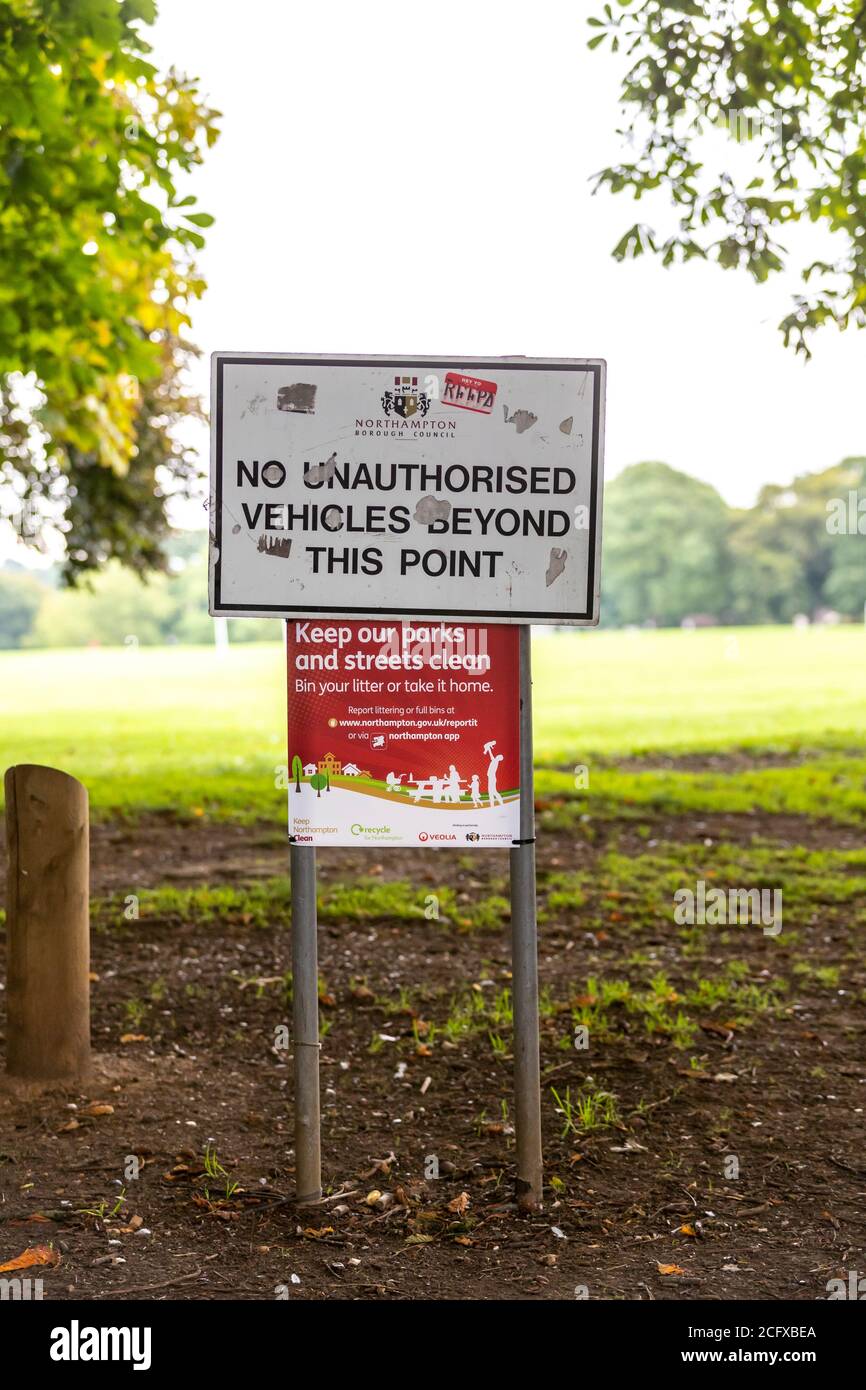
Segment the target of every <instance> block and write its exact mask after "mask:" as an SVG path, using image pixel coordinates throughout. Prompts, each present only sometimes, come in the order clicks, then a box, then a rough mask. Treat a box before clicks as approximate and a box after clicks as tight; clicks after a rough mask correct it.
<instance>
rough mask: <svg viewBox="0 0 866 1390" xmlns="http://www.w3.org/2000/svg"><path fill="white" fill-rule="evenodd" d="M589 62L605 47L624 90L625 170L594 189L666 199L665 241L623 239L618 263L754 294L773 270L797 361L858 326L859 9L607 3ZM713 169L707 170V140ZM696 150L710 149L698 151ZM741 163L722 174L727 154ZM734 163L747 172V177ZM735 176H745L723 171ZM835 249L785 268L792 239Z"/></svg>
mask: <svg viewBox="0 0 866 1390" xmlns="http://www.w3.org/2000/svg"><path fill="white" fill-rule="evenodd" d="M603 16H604V17H603V18H598V17H596V18H592V19H590V20H589V21H588V22H589V24H591V25H593V26H594V27H595V28H596V30H597V31H598V32H596V34H595V36H594V37H593V38H591V39H590V41H589V46H590V47H591V48H594V47H597V46H598V45H599V44H602V43H605V42H609V44H610V46H611V48H612V49H613V50H617V49H620V48H621V49H622V50H623V51H625V53H626V54H627V55H628V58H629V62H630V66H629V68H628V71H627V72H626V74H625V77H624V79H623V83H622V89H621V102H622V106H623V108H624V113H625V129H624V130H623V131H622V132H621V133H622V134H623V135H624V136H625V137H626V138H627V139H628V140H629V142H630V143H631V144H632V145H633V146H634V148H635V150H636V153H635V155H634V158H631V159H629V160H628V161H627V162H624V163H621V164H616V165H613V166H612V167H609V168H606V169H603V170H602V171H601V172H600V174H599V175H598V181H597V187H601V186H606V187H608V188H609V189H611V190H612V191H613V192H614V193H619V192H621V191H623V190H626V189H630V190H631V191H632V193H633V194H634V195H635V197H636V198H640V197H641V196H642V195H644V194H646V193H649V192H651V191H653V190H656V189H661V190H663V191H664V192H665V193H666V194H667V195H668V198H669V201H670V203H671V204H672V205H673V208H674V209H675V212H676V219H677V220H676V225H675V226H674V227H673V228H671V229H669V230H668V231H667V233H665V232H662V233H658V232H657V231H656V230H655V228H654V227H651V226H649V225H648V224H646V223H636V224H635V225H634V226H633V227H632V228H631V229H630V230H629V231H627V232H626V233H625V235H624V236H623V238H622V239H621V241H620V242H619V243H618V245H617V246H616V248H615V250H614V253H613V254H614V255H615V256H616V257H617V259H620V260H622V259H624V258H626V257H628V256H638V255H640V254H641V253H642V252H653V253H656V254H658V255H659V256H661V258H662V261H663V263H664V264H665V265H671V264H673V263H674V262H676V261H687V260H690V259H692V258H693V257H700V258H703V259H710V260H714V261H716V262H718V264H719V265H721V266H723V267H724V268H726V269H729V268H732V267H742V268H744V269H746V270H747V271H748V272H749V273H750V274H751V275H752V276H753V277H754V279H755V280H758V281H764V280H766V279H767V277H768V276H769V275H770V274H772V273H773V272H775V271H779V270H781V269H783V267H785V266H786V265H789V266H790V267H791V268H793V269H795V270H796V271H797V272H798V274H799V277H800V280H801V282H802V286H803V288H802V292H800V293H798V294H797V295H796V296H795V300H794V306H793V309H792V311H791V313H790V314H788V315H787V316H786V317H785V318H784V319H783V321H782V323H781V324H780V328H781V329H782V331H783V333H784V339H785V344H786V345H788V344H789V343H793V345H794V347H795V349H796V350H797V351H800V352H804V353H805V354H806V356H809V355H810V350H809V343H808V339H809V336H810V334H811V333H812V331H813V330H814V329H817V328H819V327H821V326H822V325H823V324H826V323H835V324H836V325H837V326H838V327H839V328H846V327H847V326H848V325H849V324H855V325H856V326H857V327H862V326H863V325H864V323H866V127H864V124H863V120H862V111H863V102H864V91H866V47H864V40H866V5H864V3H863V0H837V3H832V0H797V4H796V5H792V4H784V3H778V0H619V5H618V8H617V10H616V11H614V9H613V8H612V5H611V4H606V5H605V6H604V11H603ZM711 125H715V126H717V127H721V129H722V131H723V132H724V137H726V143H725V145H724V148H725V150H726V157H725V160H724V162H722V161H719V163H720V165H721V167H720V168H714V167H712V166H711V164H710V163H709V162H708V156H710V155H711V154H712V153H713V146H712V141H710V140H709V138H708V136H707V131H708V127H709V126H711ZM702 137H707V138H702ZM731 140H733V141H735V142H737V143H738V144H741V145H743V149H741V150H740V151H739V152H737V153H735V154H734V157H733V160H731V159H730V158H729V156H730V155H731V153H732V151H731V149H730V143H729V142H730V141H731ZM744 155H745V156H746V158H745V161H744ZM743 162H745V163H746V164H747V166H748V167H747V171H746V173H745V175H743V174H741V173H740V172H739V171H736V172H732V171H731V167H729V166H731V165H732V164H733V165H739V164H742V163H743ZM808 222H812V223H816V224H818V225H819V226H820V227H821V228H823V229H826V230H827V231H829V232H830V233H831V234H832V238H831V239H832V242H833V244H834V245H835V247H836V255H835V258H834V259H832V260H826V261H825V260H811V259H810V258H809V257H808V255H806V254H799V253H798V254H797V255H794V254H792V253H790V252H789V251H788V250H787V249H786V247H785V246H784V245H783V244H782V243H781V241H780V240H779V235H780V233H781V234H784V230H785V229H789V228H793V227H794V226H795V225H796V224H797V223H808Z"/></svg>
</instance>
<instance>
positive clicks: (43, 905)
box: [5, 763, 90, 1081]
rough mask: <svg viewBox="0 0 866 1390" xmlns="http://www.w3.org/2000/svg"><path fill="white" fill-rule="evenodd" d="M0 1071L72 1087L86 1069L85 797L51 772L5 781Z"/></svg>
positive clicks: (27, 767)
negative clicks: (0, 1061)
mask: <svg viewBox="0 0 866 1390" xmlns="http://www.w3.org/2000/svg"><path fill="white" fill-rule="evenodd" d="M5 785H6V835H7V841H8V846H9V886H8V891H7V911H6V940H7V960H8V971H7V999H8V1006H7V1012H8V1029H7V1035H8V1036H7V1048H6V1069H7V1071H8V1073H9V1075H10V1076H17V1077H25V1078H31V1079H33V1080H45V1081H53V1080H74V1079H78V1078H81V1077H83V1076H84V1075H85V1074H86V1072H87V1069H88V1066H89V1064H90V901H89V899H90V828H89V817H88V801H87V790H86V788H85V787H83V786H82V785H81V783H80V782H77V781H76V780H75V778H74V777H70V776H69V775H68V774H67V773H65V772H59V771H58V770H57V769H56V768H53V767H38V766H34V765H31V764H26V763H22V764H21V765H19V766H18V767H10V768H9V770H8V772H7V773H6V781H5Z"/></svg>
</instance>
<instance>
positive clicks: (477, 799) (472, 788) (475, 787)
mask: <svg viewBox="0 0 866 1390" xmlns="http://www.w3.org/2000/svg"><path fill="white" fill-rule="evenodd" d="M469 795H470V796H471V797H472V805H473V806H476V807H477V806H480V805H481V783H480V781H479V779H478V773H477V772H473V774H472V781H471V782H470V783H469Z"/></svg>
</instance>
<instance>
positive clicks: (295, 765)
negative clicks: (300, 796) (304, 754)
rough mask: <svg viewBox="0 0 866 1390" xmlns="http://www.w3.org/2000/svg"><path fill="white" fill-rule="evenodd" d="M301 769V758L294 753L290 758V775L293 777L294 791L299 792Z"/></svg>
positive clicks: (302, 769)
mask: <svg viewBox="0 0 866 1390" xmlns="http://www.w3.org/2000/svg"><path fill="white" fill-rule="evenodd" d="M303 771H304V768H303V764H302V763H301V760H300V758H299V757H298V755H297V753H296V754H295V756H294V757H293V758H292V776H293V777H294V779H295V791H296V792H299V791H300V790H301V776H302V774H303Z"/></svg>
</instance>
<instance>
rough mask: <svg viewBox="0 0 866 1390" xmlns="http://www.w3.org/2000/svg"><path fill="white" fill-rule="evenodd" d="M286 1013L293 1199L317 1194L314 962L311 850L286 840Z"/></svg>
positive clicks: (309, 1198) (313, 861)
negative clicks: (289, 1017)
mask: <svg viewBox="0 0 866 1390" xmlns="http://www.w3.org/2000/svg"><path fill="white" fill-rule="evenodd" d="M291 870H292V1001H293V1002H292V1013H293V1019H294V1029H293V1031H294V1038H293V1046H294V1057H295V1067H294V1070H295V1175H296V1178H295V1181H296V1187H297V1193H298V1197H297V1200H298V1201H299V1202H317V1201H318V1200H319V1198H320V1197H321V1195H322V1150H321V1136H320V1123H319V962H318V942H317V940H316V929H317V922H316V851H315V849H313V847H312V846H311V845H292V846H291Z"/></svg>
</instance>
